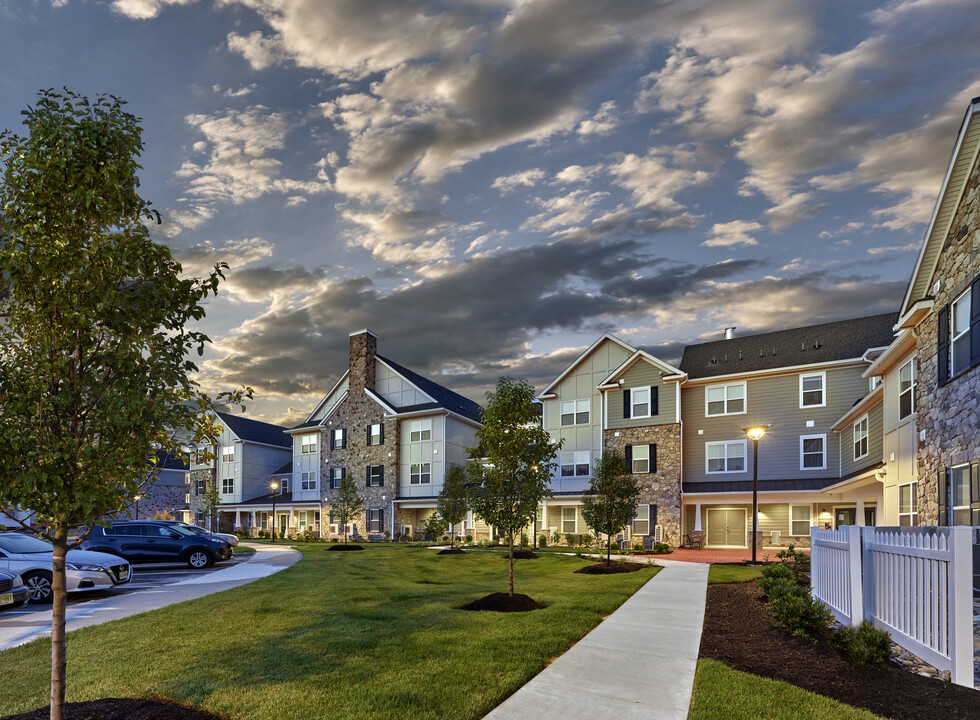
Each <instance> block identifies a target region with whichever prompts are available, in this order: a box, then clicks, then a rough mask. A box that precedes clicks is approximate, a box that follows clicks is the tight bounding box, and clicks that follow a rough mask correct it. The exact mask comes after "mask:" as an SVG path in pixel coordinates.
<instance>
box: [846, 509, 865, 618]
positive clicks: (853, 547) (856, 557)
mask: <svg viewBox="0 0 980 720" xmlns="http://www.w3.org/2000/svg"><path fill="white" fill-rule="evenodd" d="M862 559H863V558H862V557H861V528H860V527H859V526H857V525H848V526H847V584H848V585H849V586H850V595H851V607H849V608H848V609H847V614H848V617H850V618H851V625H853V626H858V625H860V624H861V622H862V621H863V620H864V592H863V590H864V587H863V581H862V579H861V561H862Z"/></svg>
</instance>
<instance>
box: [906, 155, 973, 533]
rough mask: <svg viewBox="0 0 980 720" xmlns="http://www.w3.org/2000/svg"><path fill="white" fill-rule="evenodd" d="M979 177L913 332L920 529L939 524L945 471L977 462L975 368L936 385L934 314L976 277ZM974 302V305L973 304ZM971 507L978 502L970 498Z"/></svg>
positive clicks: (967, 193) (967, 195)
mask: <svg viewBox="0 0 980 720" xmlns="http://www.w3.org/2000/svg"><path fill="white" fill-rule="evenodd" d="M978 194H980V173H978V169H977V167H976V166H974V168H973V169H972V171H971V174H970V179H969V180H968V181H967V184H966V188H965V189H964V192H963V197H962V199H961V200H960V204H959V207H957V209H956V213H955V215H954V217H953V222H952V224H951V225H950V235H949V237H948V238H947V239H946V243H945V245H944V247H943V249H942V251H941V254H940V257H939V263H938V265H937V267H936V272H935V275H934V276H933V277H932V278H931V280H930V283H929V285H930V288H931V287H932V285H933V284H934V283H935V282H936V281H937V280H938V281H939V282H940V288H939V292H937V293H936V294H935V296H934V297H933V302H934V306H933V310H932V312H930V313H929V315H928V316H927V317H926V318H925V320H923V321H922V322H921V323H920V324H919V325H918V326H917V327H916V336H917V342H918V358H919V360H918V362H919V368H918V378H917V381H916V389H915V392H916V398H915V402H916V409H917V412H918V421H917V422H918V427H919V430H920V431H924V432H925V441H922V440H920V441H919V443H918V452H917V454H916V461H917V464H918V472H919V486H918V490H919V492H918V501H919V502H918V505H919V507H918V511H919V525H938V524H939V477H940V474H942V473H943V472H945V470H946V468H949V467H951V466H954V465H960V464H963V463H965V462H970V461H973V460H977V459H978V458H980V422H978V418H980V366H978V367H974V368H971V369H970V370H967V371H966V372H965V373H963V374H962V375H959V376H957V377H955V378H953V379H951V380H950V381H949V382H948V383H946V384H945V385H942V386H940V385H939V383H938V378H939V367H938V352H937V351H938V326H939V322H938V313H939V311H940V310H941V309H942V308H943V307H944V306H946V305H948V304H949V302H950V301H952V300H955V299H956V298H957V297H958V296H959V295H960V293H962V292H963V291H964V290H965V289H966V288H967V287H968V285H969V283H970V282H971V281H972V280H973V278H975V277H976V276H977V274H978V273H980V215H978V214H980V197H978ZM974 302H976V300H974ZM974 500H975V501H976V500H977V498H974ZM949 521H950V522H951V521H952V518H950V519H949Z"/></svg>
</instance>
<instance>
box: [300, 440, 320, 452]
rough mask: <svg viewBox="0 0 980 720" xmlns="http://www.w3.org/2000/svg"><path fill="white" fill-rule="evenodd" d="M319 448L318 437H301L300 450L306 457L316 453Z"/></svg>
mask: <svg viewBox="0 0 980 720" xmlns="http://www.w3.org/2000/svg"><path fill="white" fill-rule="evenodd" d="M316 446H317V436H316V435H303V436H301V437H300V445H299V450H300V452H301V453H303V454H304V455H309V454H310V453H315V452H316Z"/></svg>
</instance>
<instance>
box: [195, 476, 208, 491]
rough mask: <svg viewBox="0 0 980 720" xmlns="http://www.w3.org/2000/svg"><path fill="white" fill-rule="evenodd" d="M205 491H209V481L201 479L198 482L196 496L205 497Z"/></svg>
mask: <svg viewBox="0 0 980 720" xmlns="http://www.w3.org/2000/svg"><path fill="white" fill-rule="evenodd" d="M205 490H207V481H206V480H205V479H204V478H201V477H199V478H198V479H197V482H196V487H195V488H194V494H195V495H203V494H204V492H205Z"/></svg>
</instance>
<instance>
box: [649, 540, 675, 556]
mask: <svg viewBox="0 0 980 720" xmlns="http://www.w3.org/2000/svg"><path fill="white" fill-rule="evenodd" d="M653 552H654V553H655V554H657V555H666V554H668V553H671V552H673V550H671V549H670V545H668V544H667V543H654V544H653Z"/></svg>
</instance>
